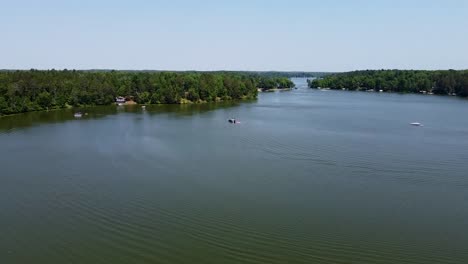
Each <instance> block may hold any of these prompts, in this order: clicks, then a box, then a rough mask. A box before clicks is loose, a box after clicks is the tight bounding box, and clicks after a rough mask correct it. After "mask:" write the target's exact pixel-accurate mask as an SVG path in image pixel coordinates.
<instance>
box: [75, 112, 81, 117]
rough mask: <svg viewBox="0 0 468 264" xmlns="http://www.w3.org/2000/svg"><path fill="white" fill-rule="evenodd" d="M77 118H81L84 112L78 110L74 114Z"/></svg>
mask: <svg viewBox="0 0 468 264" xmlns="http://www.w3.org/2000/svg"><path fill="white" fill-rule="evenodd" d="M73 116H74V117H75V118H81V117H82V116H83V113H81V112H76V113H75V114H74V115H73Z"/></svg>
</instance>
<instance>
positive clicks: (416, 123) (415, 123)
mask: <svg viewBox="0 0 468 264" xmlns="http://www.w3.org/2000/svg"><path fill="white" fill-rule="evenodd" d="M410 125H412V126H423V125H422V124H421V123H418V122H414V123H411V124H410Z"/></svg>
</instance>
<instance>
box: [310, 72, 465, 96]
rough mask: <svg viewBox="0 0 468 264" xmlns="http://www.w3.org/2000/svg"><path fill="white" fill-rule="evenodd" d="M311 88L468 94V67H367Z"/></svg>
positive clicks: (312, 84)
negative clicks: (423, 69) (377, 68)
mask: <svg viewBox="0 0 468 264" xmlns="http://www.w3.org/2000/svg"><path fill="white" fill-rule="evenodd" d="M308 83H309V87H311V88H319V87H321V88H330V89H349V90H374V91H380V90H382V91H385V92H401V93H434V94H445V95H446V94H450V95H458V96H463V97H466V96H468V70H463V71H455V70H445V71H418V70H367V71H354V72H347V73H338V74H333V75H329V76H325V77H324V78H319V79H314V80H308Z"/></svg>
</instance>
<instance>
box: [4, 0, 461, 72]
mask: <svg viewBox="0 0 468 264" xmlns="http://www.w3.org/2000/svg"><path fill="white" fill-rule="evenodd" d="M467 13H468V3H467V2H466V1H461V0H460V1H459V0H451V1H438V0H429V1H421V0H416V1H411V3H407V2H406V1H402V0H397V1H385V0H382V1H370V0H357V1H353V2H352V3H350V1H339V0H333V1H327V2H326V3H325V2H323V1H305V0H291V1H287V2H285V1H265V0H252V1H236V2H235V3H232V2H220V1H213V0H206V1H197V2H193V1H188V0H175V1H170V2H168V1H143V0H136V1H132V2H128V1H109V0H103V1H99V2H94V1H89V0H85V1H81V2H79V3H75V2H69V1H57V0H45V1H41V2H35V1H30V0H22V1H15V2H5V3H3V6H2V10H0V22H1V23H2V24H4V25H6V26H4V27H2V29H0V33H1V35H2V36H3V41H2V42H0V51H1V58H2V59H1V60H0V69H20V70H28V69H32V68H33V69H44V70H45V69H58V70H59V69H76V70H99V69H104V70H106V69H109V70H112V69H114V70H156V71H305V72H343V71H354V70H367V69H374V70H377V69H415V70H445V69H455V70H461V69H468V53H466V52H465V50H466V47H467V46H468V17H467V16H466V14H467Z"/></svg>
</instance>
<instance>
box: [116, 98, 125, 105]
mask: <svg viewBox="0 0 468 264" xmlns="http://www.w3.org/2000/svg"><path fill="white" fill-rule="evenodd" d="M126 101H127V100H126V99H125V97H122V96H119V97H116V98H115V102H116V103H117V104H125V102H126Z"/></svg>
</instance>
